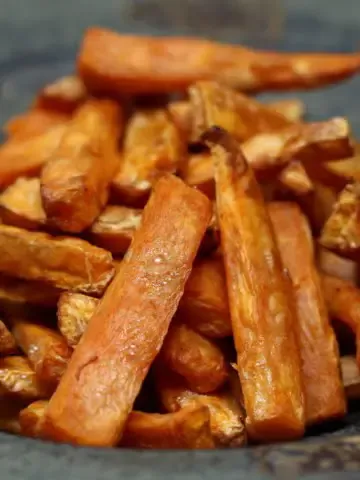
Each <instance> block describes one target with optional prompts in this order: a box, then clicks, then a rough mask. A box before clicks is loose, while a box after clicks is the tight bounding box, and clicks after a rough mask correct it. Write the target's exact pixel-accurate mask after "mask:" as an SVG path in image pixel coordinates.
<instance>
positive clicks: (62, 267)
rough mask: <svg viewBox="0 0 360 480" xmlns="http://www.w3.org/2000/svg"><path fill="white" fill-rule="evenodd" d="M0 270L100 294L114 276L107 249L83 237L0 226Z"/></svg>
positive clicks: (75, 289)
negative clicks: (55, 234)
mask: <svg viewBox="0 0 360 480" xmlns="http://www.w3.org/2000/svg"><path fill="white" fill-rule="evenodd" d="M0 272H1V273H5V274H7V275H12V276H16V277H19V278H23V279H27V280H36V281H41V282H44V283H46V284H47V285H50V286H51V287H55V288H59V289H65V290H68V289H69V290H73V291H77V292H83V293H90V294H91V293H92V294H97V295H100V294H101V293H102V292H103V291H104V289H105V288H106V286H107V285H108V284H109V282H110V281H111V279H112V277H113V275H114V265H113V262H112V257H111V254H110V253H109V252H107V251H106V250H103V249H101V248H98V247H94V246H93V245H90V243H88V242H86V241H85V240H80V239H77V238H70V237H52V236H50V235H48V234H46V233H40V232H29V231H27V230H22V229H20V228H16V227H10V226H8V225H0Z"/></svg>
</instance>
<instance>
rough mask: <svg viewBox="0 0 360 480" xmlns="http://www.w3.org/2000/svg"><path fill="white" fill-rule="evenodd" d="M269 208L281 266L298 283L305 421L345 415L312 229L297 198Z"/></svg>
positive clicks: (336, 359)
mask: <svg viewBox="0 0 360 480" xmlns="http://www.w3.org/2000/svg"><path fill="white" fill-rule="evenodd" d="M269 213H270V218H271V221H272V224H273V227H274V231H275V236H276V239H277V243H278V247H279V250H280V254H281V258H282V261H283V265H284V267H285V268H287V269H288V271H289V274H290V278H291V280H292V283H293V286H294V295H295V302H296V307H297V316H298V322H296V324H295V326H294V327H295V328H296V329H297V338H298V341H299V348H300V356H301V361H302V377H303V387H304V397H305V412H306V422H307V424H314V423H319V422H322V421H325V420H327V419H331V418H338V417H341V416H343V415H344V414H345V412H346V402H345V397H344V389H343V386H342V383H341V378H340V368H339V349H338V345H337V342H336V337H335V334H334V332H333V330H332V328H331V326H330V323H329V317H328V312H327V308H326V304H325V299H324V297H323V293H322V285H321V280H320V277H319V275H318V273H317V270H316V268H315V263H314V253H313V244H312V238H311V232H310V228H309V226H308V224H307V221H306V219H305V217H304V216H303V214H302V213H301V211H300V208H299V207H298V206H297V205H296V204H295V203H286V202H278V203H272V204H270V206H269ZM294 252H296V253H295V254H294Z"/></svg>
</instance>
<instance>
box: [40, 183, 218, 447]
mask: <svg viewBox="0 0 360 480" xmlns="http://www.w3.org/2000/svg"><path fill="white" fill-rule="evenodd" d="M210 217H211V204H210V202H209V201H208V200H207V199H206V197H205V196H203V195H202V194H200V193H199V192H196V191H195V190H193V189H191V188H190V187H187V186H185V184H184V183H183V182H182V181H181V180H179V179H176V178H175V177H172V176H166V177H164V178H162V179H160V180H159V181H158V183H157V185H156V187H155V190H154V193H153V195H152V196H151V199H150V201H149V202H148V204H147V206H146V208H145V210H144V213H143V219H142V224H141V227H140V229H139V230H138V231H137V232H136V234H135V236H134V239H133V242H132V244H131V247H130V249H129V251H128V253H127V255H126V257H125V259H124V261H123V262H122V266H121V269H120V271H119V272H118V273H117V275H116V277H115V279H114V280H113V282H112V283H111V286H110V287H109V288H108V289H107V291H106V293H105V295H104V297H103V298H102V300H101V302H100V304H99V306H98V307H97V309H96V311H95V314H94V315H93V317H92V318H91V321H90V324H89V326H88V328H87V330H86V332H85V334H84V336H83V338H82V340H81V342H80V344H79V345H78V346H77V348H76V349H75V352H74V354H73V356H72V358H71V360H70V363H69V366H68V368H67V370H66V372H65V375H64V376H63V377H62V379H61V382H60V385H59V387H58V389H57V390H56V392H55V394H54V395H53V397H52V399H51V401H50V404H49V408H48V410H47V421H46V427H47V432H48V434H49V435H50V436H51V438H53V439H56V440H62V441H68V442H72V443H77V444H86V445H99V446H100V445H102V446H111V445H115V444H117V443H118V442H119V440H120V439H121V436H122V433H123V430H124V428H125V424H126V420H127V417H128V415H129V413H130V411H131V409H132V407H133V403H134V401H135V398H136V396H137V395H138V393H139V391H140V387H141V385H142V382H143V381H144V378H145V376H146V374H147V372H148V370H149V367H150V365H151V363H152V362H153V360H154V358H155V356H156V355H157V353H158V352H159V350H160V348H161V345H162V343H163V340H164V338H165V335H166V333H167V330H168V328H169V324H170V321H171V318H172V316H173V315H174V313H175V310H176V308H177V306H178V303H179V301H180V298H181V296H182V294H183V291H184V287H185V282H186V280H187V278H188V276H189V274H190V271H191V266H192V263H193V260H194V258H195V255H196V252H197V249H198V248H199V245H200V242H201V239H202V236H203V234H204V232H205V229H206V227H207V225H208V223H209V220H210ZM69 392H72V395H71V397H70V396H69Z"/></svg>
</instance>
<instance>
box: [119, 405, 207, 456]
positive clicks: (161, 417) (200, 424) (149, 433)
mask: <svg viewBox="0 0 360 480" xmlns="http://www.w3.org/2000/svg"><path fill="white" fill-rule="evenodd" d="M121 446H123V447H132V448H159V449H169V448H186V449H190V450H196V449H197V450H198V449H208V448H215V444H214V440H213V437H212V434H211V430H210V413H209V409H208V408H207V407H206V406H203V405H195V406H189V407H185V408H183V409H181V410H179V411H178V412H175V413H167V414H159V413H143V412H136V411H134V412H131V413H130V415H129V418H128V420H127V423H126V427H125V430H124V435H123V438H122V441H121Z"/></svg>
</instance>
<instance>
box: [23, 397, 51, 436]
mask: <svg viewBox="0 0 360 480" xmlns="http://www.w3.org/2000/svg"><path fill="white" fill-rule="evenodd" d="M48 404H49V402H48V401H47V400H37V401H36V402H33V403H31V404H30V405H29V406H27V407H26V408H24V409H23V410H21V412H20V414H19V422H20V428H21V433H22V434H23V435H26V436H27V437H33V438H44V420H45V412H46V409H47V406H48Z"/></svg>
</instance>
